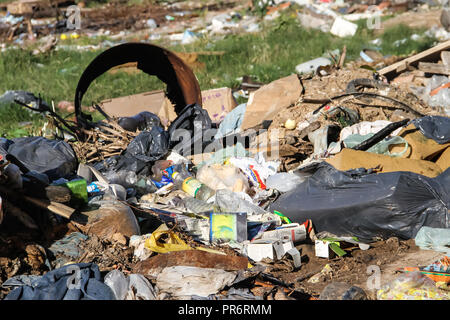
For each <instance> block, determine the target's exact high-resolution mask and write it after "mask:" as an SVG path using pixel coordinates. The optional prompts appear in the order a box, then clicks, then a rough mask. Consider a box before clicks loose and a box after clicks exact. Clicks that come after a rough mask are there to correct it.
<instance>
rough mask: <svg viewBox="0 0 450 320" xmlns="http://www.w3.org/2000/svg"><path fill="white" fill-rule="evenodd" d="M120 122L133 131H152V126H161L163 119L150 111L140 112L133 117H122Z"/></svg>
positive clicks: (122, 125)
mask: <svg viewBox="0 0 450 320" xmlns="http://www.w3.org/2000/svg"><path fill="white" fill-rule="evenodd" d="M118 123H119V125H120V126H121V127H122V128H124V129H125V130H128V131H133V132H136V130H137V129H139V130H141V131H144V130H146V131H150V130H151V129H152V127H161V120H160V119H159V117H158V116H157V115H156V114H154V113H151V112H148V111H143V112H140V113H138V114H137V115H135V116H132V117H123V118H120V119H119V121H118Z"/></svg>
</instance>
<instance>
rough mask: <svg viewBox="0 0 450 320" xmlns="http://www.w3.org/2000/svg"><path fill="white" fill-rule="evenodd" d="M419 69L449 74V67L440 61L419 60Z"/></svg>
mask: <svg viewBox="0 0 450 320" xmlns="http://www.w3.org/2000/svg"><path fill="white" fill-rule="evenodd" d="M419 70H420V71H423V72H426V73H433V74H445V75H450V68H449V67H447V66H446V65H444V64H441V63H429V62H419Z"/></svg>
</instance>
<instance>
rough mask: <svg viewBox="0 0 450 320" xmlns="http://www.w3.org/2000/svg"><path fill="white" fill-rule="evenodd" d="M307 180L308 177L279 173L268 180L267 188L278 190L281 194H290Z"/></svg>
mask: <svg viewBox="0 0 450 320" xmlns="http://www.w3.org/2000/svg"><path fill="white" fill-rule="evenodd" d="M305 179H306V176H300V175H297V174H294V173H288V172H279V173H275V174H274V175H271V176H269V177H268V178H267V180H266V186H267V188H269V189H276V190H278V191H280V192H289V191H291V190H293V189H294V188H295V187H296V186H298V185H299V184H300V183H302V182H304V181H305Z"/></svg>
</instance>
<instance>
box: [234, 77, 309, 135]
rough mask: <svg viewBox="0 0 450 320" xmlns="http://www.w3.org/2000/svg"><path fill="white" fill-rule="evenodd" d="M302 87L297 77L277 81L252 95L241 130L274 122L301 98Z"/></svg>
mask: <svg viewBox="0 0 450 320" xmlns="http://www.w3.org/2000/svg"><path fill="white" fill-rule="evenodd" d="M301 92H302V87H301V84H300V81H299V80H298V77H297V75H295V74H293V75H291V76H288V77H285V78H281V79H278V80H275V81H273V82H271V83H269V84H266V85H264V86H262V87H261V88H259V89H258V90H256V91H253V92H252V93H250V96H249V98H248V102H247V108H246V109H245V114H244V120H243V121H242V125H241V129H242V130H245V129H248V128H252V127H254V126H257V125H260V124H261V123H262V122H263V121H264V120H273V119H275V117H276V116H277V115H278V114H279V113H280V112H283V111H285V109H286V108H287V107H289V106H290V105H291V104H294V103H296V102H297V100H298V99H299V98H300V95H301Z"/></svg>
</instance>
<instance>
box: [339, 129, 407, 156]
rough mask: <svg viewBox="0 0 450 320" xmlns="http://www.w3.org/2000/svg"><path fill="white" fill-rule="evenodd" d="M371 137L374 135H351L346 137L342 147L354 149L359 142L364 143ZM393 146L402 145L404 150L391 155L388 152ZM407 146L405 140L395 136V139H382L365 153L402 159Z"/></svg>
mask: <svg viewBox="0 0 450 320" xmlns="http://www.w3.org/2000/svg"><path fill="white" fill-rule="evenodd" d="M373 135H374V134H373V133H369V134H367V135H360V134H352V135H350V136H348V137H347V138H345V140H344V145H345V147H346V148H353V147H356V146H357V145H359V144H360V143H361V142H364V141H366V140H367V139H369V138H370V137H372V136H373ZM395 145H404V148H403V150H402V151H401V152H393V153H391V152H390V151H389V147H390V146H395ZM408 146H409V144H408V142H407V141H406V140H405V139H403V138H402V137H399V136H395V137H391V138H387V139H384V140H382V141H380V142H378V143H377V144H375V145H374V146H372V147H370V148H369V149H367V150H366V151H367V152H373V153H378V154H384V155H387V156H391V157H402V156H403V155H404V154H405V152H406V151H407V150H408Z"/></svg>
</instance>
